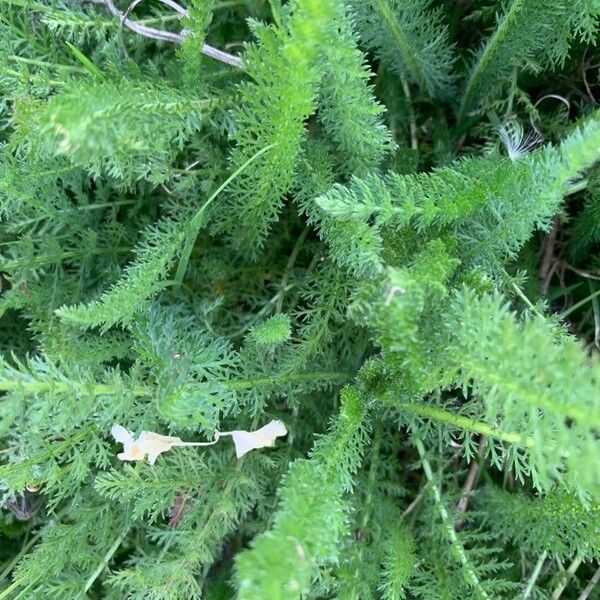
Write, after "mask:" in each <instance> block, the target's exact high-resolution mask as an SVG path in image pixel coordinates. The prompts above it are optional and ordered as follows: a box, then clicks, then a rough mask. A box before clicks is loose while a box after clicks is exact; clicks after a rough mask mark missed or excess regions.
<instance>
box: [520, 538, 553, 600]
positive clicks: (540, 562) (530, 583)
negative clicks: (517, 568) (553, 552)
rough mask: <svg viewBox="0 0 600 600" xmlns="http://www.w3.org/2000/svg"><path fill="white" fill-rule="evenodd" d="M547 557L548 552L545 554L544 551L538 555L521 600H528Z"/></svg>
mask: <svg viewBox="0 0 600 600" xmlns="http://www.w3.org/2000/svg"><path fill="white" fill-rule="evenodd" d="M547 556H548V552H546V551H545V550H544V552H542V553H541V554H540V557H539V559H538V561H537V563H536V565H535V568H534V569H533V573H532V574H531V576H530V577H529V581H528V582H527V587H526V588H525V591H524V592H523V600H527V598H529V596H530V595H531V592H533V587H534V586H535V582H536V581H537V579H538V577H539V576H540V573H541V572H542V567H543V566H544V562H545V561H546V557H547Z"/></svg>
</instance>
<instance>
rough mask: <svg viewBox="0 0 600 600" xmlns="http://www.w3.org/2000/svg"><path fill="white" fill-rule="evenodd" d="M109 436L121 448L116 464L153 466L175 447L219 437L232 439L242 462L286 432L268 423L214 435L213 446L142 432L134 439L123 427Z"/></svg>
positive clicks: (114, 430) (283, 428) (281, 426)
mask: <svg viewBox="0 0 600 600" xmlns="http://www.w3.org/2000/svg"><path fill="white" fill-rule="evenodd" d="M111 434H112V436H113V437H114V438H115V440H116V441H117V442H120V443H121V444H123V452H120V453H119V454H117V458H118V459H119V460H127V461H134V460H144V459H145V458H146V457H148V462H149V463H150V464H151V465H153V464H154V463H155V462H156V459H157V458H158V456H159V455H160V454H162V453H163V452H167V451H168V450H170V449H171V448H174V447H176V446H212V445H213V444H216V443H217V442H218V441H219V438H220V437H222V436H227V435H229V436H231V437H232V438H233V443H234V444H235V453H236V456H237V457H238V458H241V457H242V456H244V454H246V453H247V452H249V451H250V450H255V449H257V448H265V447H267V446H274V445H275V439H276V438H278V437H280V436H282V435H286V434H287V429H286V428H285V425H284V424H283V423H282V422H281V421H271V422H270V423H268V424H267V425H265V426H264V427H261V428H260V429H257V430H256V431H243V430H239V431H223V432H219V431H217V432H216V433H215V440H214V441H213V442H184V441H183V440H182V439H181V438H178V437H174V436H168V435H161V434H160V433H154V432H153V431H142V432H141V433H140V435H139V436H138V437H137V439H136V438H135V437H134V436H133V433H132V432H131V431H128V430H127V429H125V427H123V426H122V425H114V426H113V428H112V429H111Z"/></svg>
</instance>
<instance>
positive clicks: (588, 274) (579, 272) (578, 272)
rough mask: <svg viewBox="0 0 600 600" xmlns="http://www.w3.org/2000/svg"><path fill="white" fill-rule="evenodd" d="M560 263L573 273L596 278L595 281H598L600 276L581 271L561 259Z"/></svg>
mask: <svg viewBox="0 0 600 600" xmlns="http://www.w3.org/2000/svg"><path fill="white" fill-rule="evenodd" d="M561 265H562V266H563V267H564V268H565V269H569V271H573V273H577V275H581V276H582V277H585V278H586V279H596V280H597V281H600V277H599V276H598V275H592V274H591V273H588V272H587V271H582V270H581V269H578V268H576V267H574V266H572V265H570V264H569V263H567V262H564V261H561Z"/></svg>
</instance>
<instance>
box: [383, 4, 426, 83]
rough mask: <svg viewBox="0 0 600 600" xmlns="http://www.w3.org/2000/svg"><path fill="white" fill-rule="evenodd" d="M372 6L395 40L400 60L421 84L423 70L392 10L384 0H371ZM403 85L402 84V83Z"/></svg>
mask: <svg viewBox="0 0 600 600" xmlns="http://www.w3.org/2000/svg"><path fill="white" fill-rule="evenodd" d="M372 6H373V8H374V9H375V11H376V12H378V13H379V15H380V16H381V18H382V19H383V21H384V22H385V24H386V25H387V27H388V29H389V31H390V33H391V34H392V37H393V38H394V40H395V42H396V47H397V48H398V52H399V53H400V55H401V56H402V61H403V62H404V64H405V65H406V66H407V67H408V70H409V71H410V74H411V75H412V77H413V78H414V79H415V81H416V82H417V83H418V84H419V85H421V86H422V85H423V81H424V78H423V72H422V70H421V67H420V65H419V62H418V61H417V59H416V56H415V54H414V52H413V51H412V45H411V43H410V42H409V40H408V39H407V37H406V36H405V35H404V32H403V31H402V29H401V28H400V26H399V25H398V21H397V20H396V18H395V17H394V14H393V12H392V11H391V10H390V7H389V6H388V3H387V1H386V0H375V2H372ZM403 85H404V84H403Z"/></svg>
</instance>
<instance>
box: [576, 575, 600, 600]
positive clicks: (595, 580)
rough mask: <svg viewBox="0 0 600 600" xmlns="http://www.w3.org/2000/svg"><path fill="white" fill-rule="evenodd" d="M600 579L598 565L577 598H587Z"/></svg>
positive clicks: (578, 599)
mask: <svg viewBox="0 0 600 600" xmlns="http://www.w3.org/2000/svg"><path fill="white" fill-rule="evenodd" d="M599 581H600V567H598V568H597V569H596V572H595V573H594V574H593V575H592V578H591V579H590V581H589V583H588V584H587V585H586V586H585V589H584V590H583V592H581V594H579V598H577V600H587V598H588V597H589V595H590V594H591V593H592V590H593V589H594V587H595V586H596V584H597V583H598V582H599Z"/></svg>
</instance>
